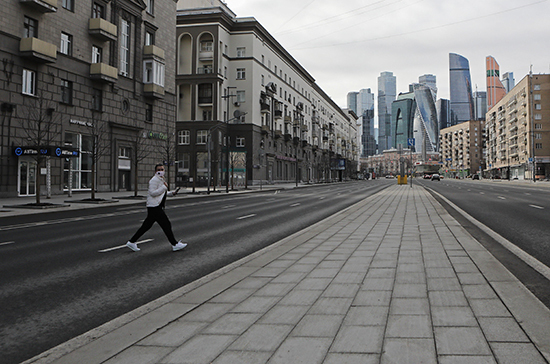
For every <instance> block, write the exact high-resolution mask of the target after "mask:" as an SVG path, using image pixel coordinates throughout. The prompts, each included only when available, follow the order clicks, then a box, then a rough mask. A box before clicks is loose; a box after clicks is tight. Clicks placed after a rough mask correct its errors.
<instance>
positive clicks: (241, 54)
mask: <svg viewBox="0 0 550 364" xmlns="http://www.w3.org/2000/svg"><path fill="white" fill-rule="evenodd" d="M237 57H238V58H242V57H246V47H237Z"/></svg>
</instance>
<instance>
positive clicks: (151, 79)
mask: <svg viewBox="0 0 550 364" xmlns="http://www.w3.org/2000/svg"><path fill="white" fill-rule="evenodd" d="M143 83H154V84H155V85H159V86H161V87H164V64H162V63H160V62H159V61H157V60H153V59H148V60H146V61H143Z"/></svg>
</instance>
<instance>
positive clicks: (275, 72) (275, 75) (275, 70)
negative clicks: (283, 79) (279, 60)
mask: <svg viewBox="0 0 550 364" xmlns="http://www.w3.org/2000/svg"><path fill="white" fill-rule="evenodd" d="M275 76H277V65H275Z"/></svg>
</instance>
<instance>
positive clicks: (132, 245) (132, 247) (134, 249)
mask: <svg viewBox="0 0 550 364" xmlns="http://www.w3.org/2000/svg"><path fill="white" fill-rule="evenodd" d="M126 246H127V247H128V248H130V249H132V250H133V251H135V252H138V251H140V250H141V249H140V248H138V246H137V244H136V243H132V242H130V241H129V242H127V243H126Z"/></svg>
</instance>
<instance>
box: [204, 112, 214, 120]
mask: <svg viewBox="0 0 550 364" xmlns="http://www.w3.org/2000/svg"><path fill="white" fill-rule="evenodd" d="M202 120H204V121H210V120H212V110H203V112H202Z"/></svg>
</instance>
